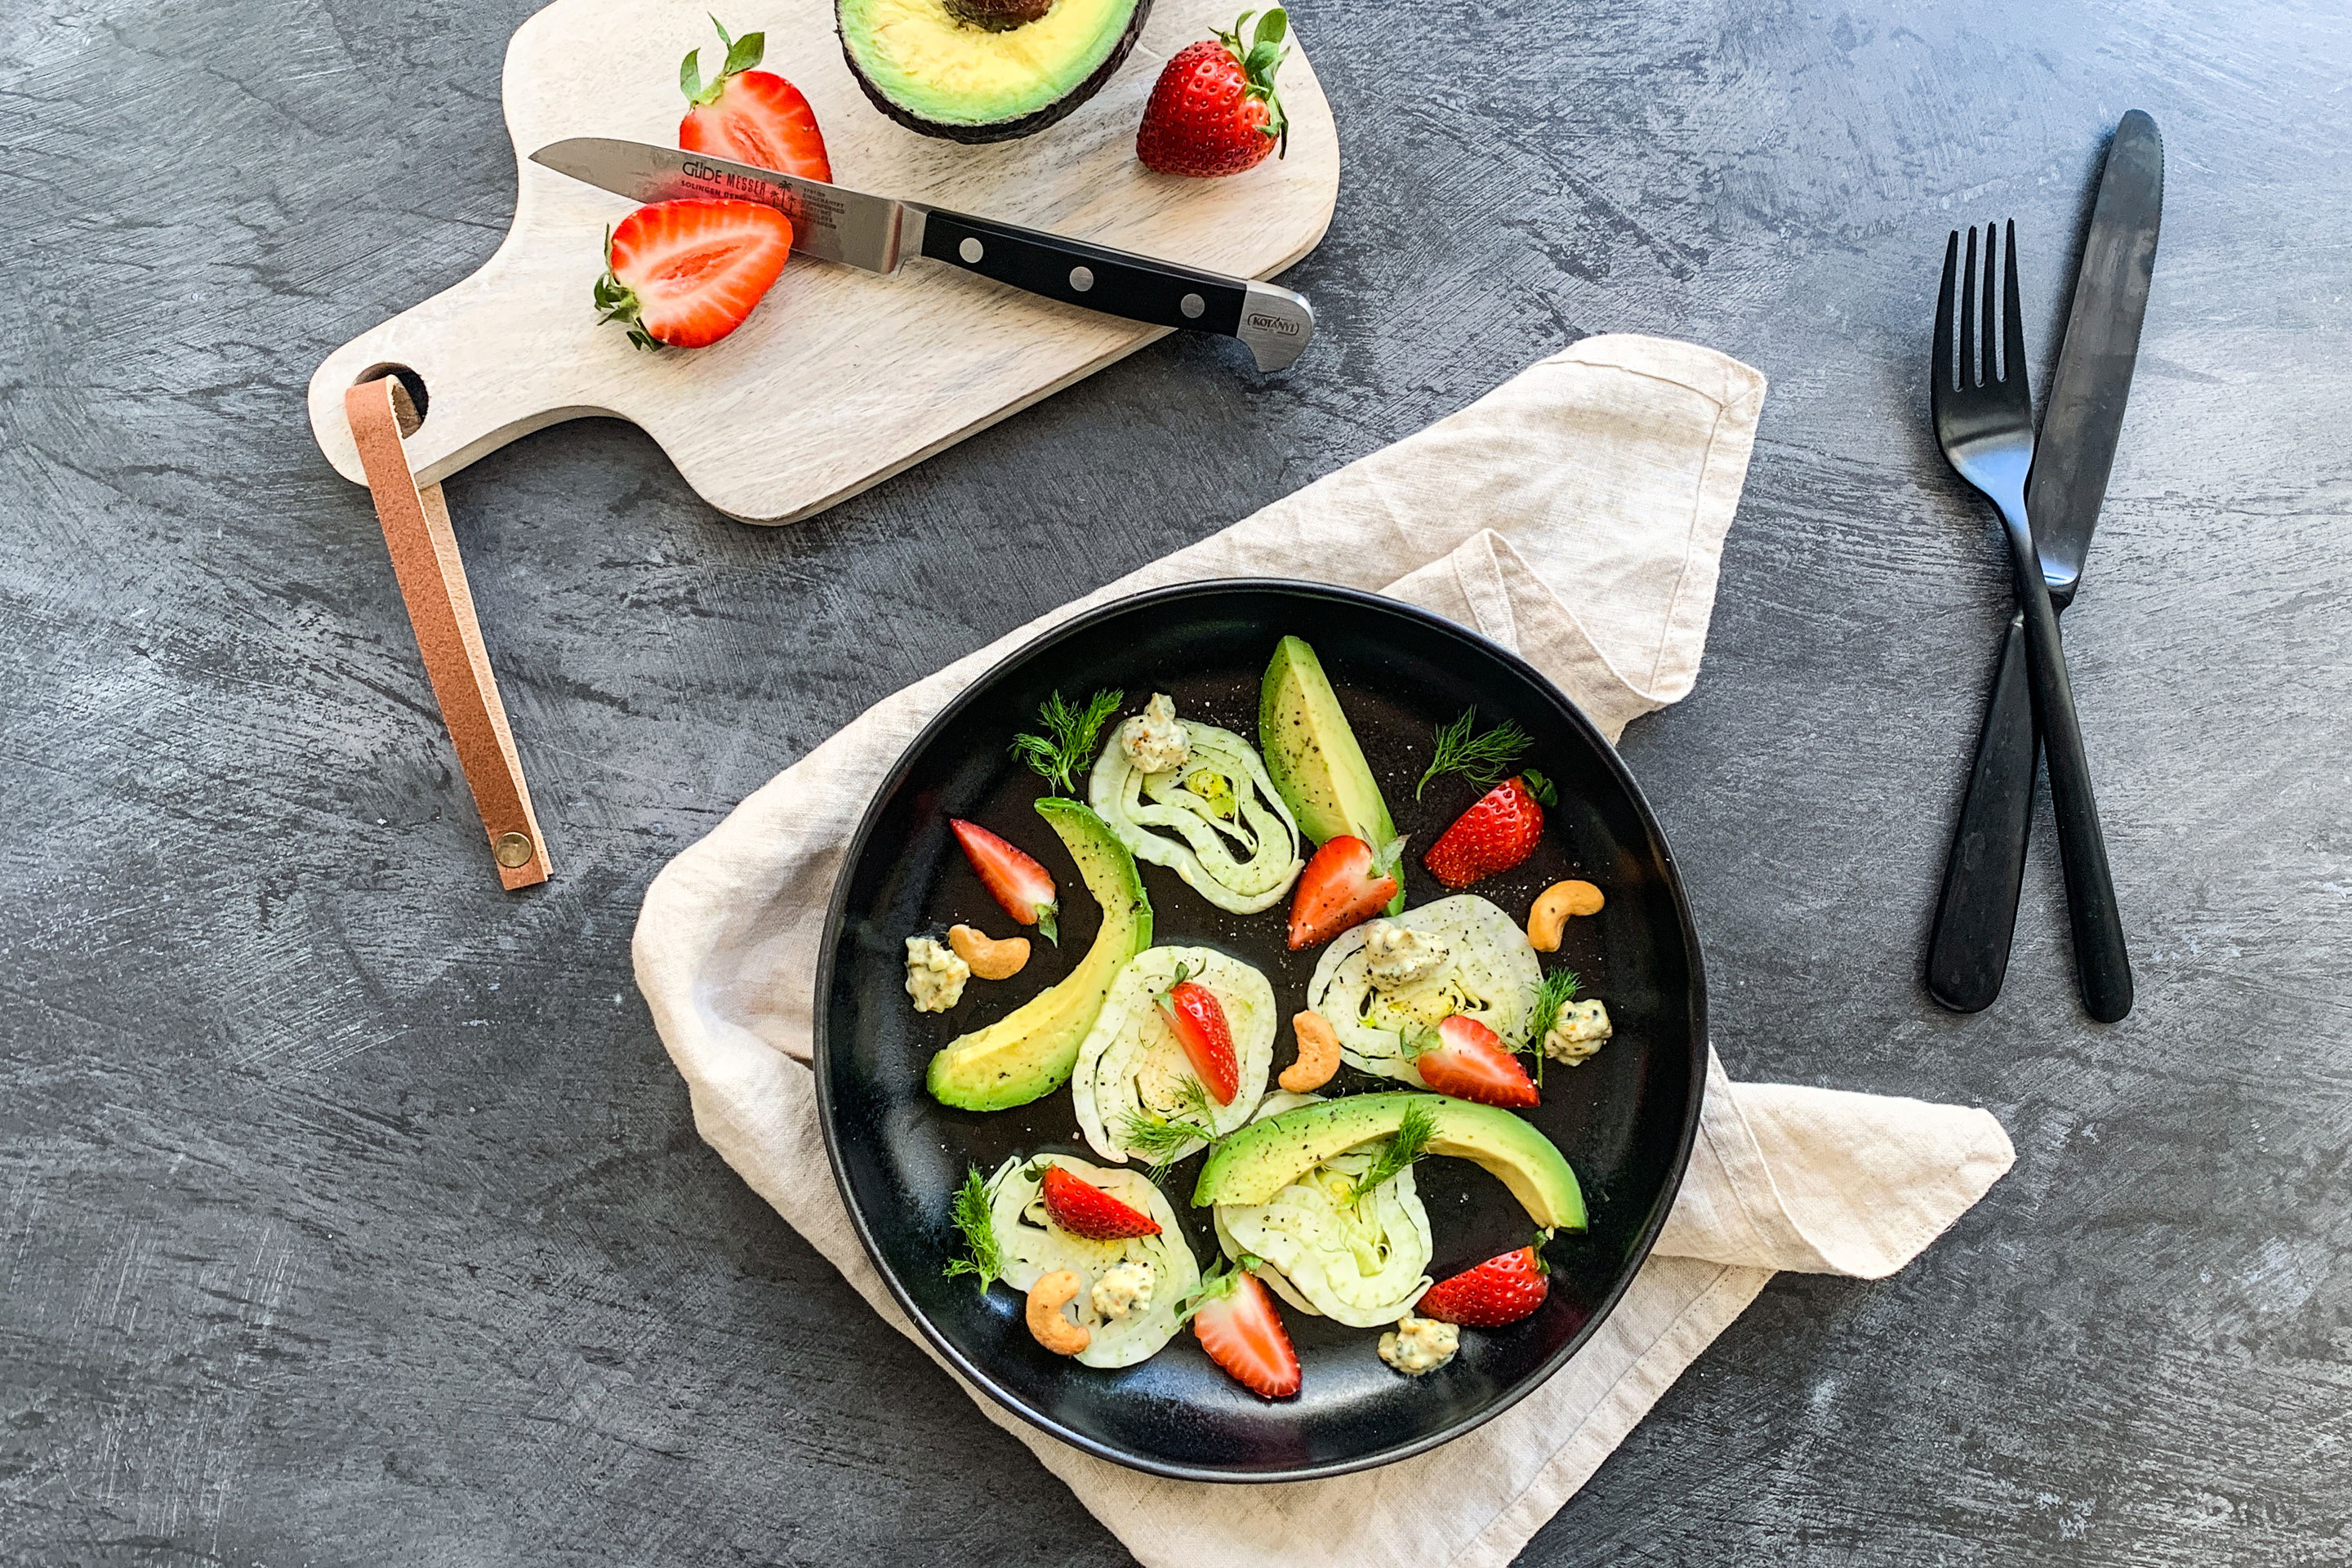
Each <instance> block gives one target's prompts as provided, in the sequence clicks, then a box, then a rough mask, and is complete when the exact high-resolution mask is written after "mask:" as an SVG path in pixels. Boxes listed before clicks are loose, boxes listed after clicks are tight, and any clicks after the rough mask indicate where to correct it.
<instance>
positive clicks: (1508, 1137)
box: [1192, 1092, 1584, 1230]
mask: <svg viewBox="0 0 2352 1568" xmlns="http://www.w3.org/2000/svg"><path fill="white" fill-rule="evenodd" d="M1415 1103H1419V1104H1423V1105H1426V1106H1427V1107H1428V1108H1429V1111H1430V1116H1431V1119H1432V1120H1433V1121H1434V1122H1435V1123H1436V1127H1435V1131H1433V1132H1432V1133H1431V1135H1430V1140H1429V1152H1431V1153H1433V1154H1445V1155H1450V1156H1451V1157H1453V1158H1454V1159H1457V1160H1469V1161H1472V1162H1474V1163H1476V1164H1478V1165H1480V1166H1482V1167H1483V1168H1485V1169H1486V1171H1488V1172H1489V1173H1492V1174H1493V1175H1494V1176H1495V1177H1496V1179H1497V1180H1499V1181H1500V1182H1501V1183H1502V1184H1503V1185H1505V1186H1507V1187H1508V1188H1510V1189H1511V1195H1512V1196H1513V1197H1515V1198H1517V1199H1518V1200H1519V1204H1520V1206H1521V1207H1523V1208H1525V1209H1526V1210H1527V1211H1528V1215H1529V1216H1530V1217H1531V1218H1533V1219H1534V1220H1535V1222H1536V1223H1537V1224H1538V1225H1539V1226H1545V1227H1546V1228H1548V1229H1551V1230H1582V1229H1583V1228H1584V1189H1583V1188H1582V1187H1581V1186H1580V1185H1578V1184H1577V1180H1576V1173H1575V1172H1574V1171H1573V1170H1570V1168H1569V1163H1568V1161H1567V1159H1566V1157H1565V1156H1563V1155H1562V1154H1561V1153H1560V1152H1559V1150H1558V1149H1556V1148H1554V1147H1553V1146H1552V1142H1551V1140H1550V1139H1549V1138H1547V1137H1545V1136H1544V1135H1543V1134H1542V1133H1541V1132H1539V1131H1537V1130H1536V1128H1535V1124H1534V1123H1532V1122H1529V1121H1522V1120H1521V1119H1520V1118H1518V1117H1517V1116H1514V1115H1512V1114H1511V1113H1510V1112H1509V1111H1507V1110H1496V1108H1495V1107H1493V1106H1491V1105H1478V1104H1475V1103H1474V1102H1472V1101H1470V1100H1454V1099H1450V1098H1448V1097H1447V1096H1444V1095H1442V1094H1411V1093H1404V1092H1394V1093H1388V1094H1355V1095H1349V1096H1347V1097H1346V1098H1344V1099H1340V1100H1318V1101H1317V1102H1316V1103H1315V1104H1313V1105H1302V1106H1300V1107H1299V1108H1298V1109H1297V1110H1286V1111H1284V1112H1283V1113H1282V1114H1281V1115H1279V1116H1269V1117H1267V1118H1266V1119H1265V1121H1253V1122H1251V1123H1250V1124H1249V1125H1248V1126H1246V1127H1244V1128H1243V1129H1242V1130H1241V1131H1238V1132H1235V1133H1234V1134H1233V1135H1232V1136H1231V1137H1229V1138H1227V1139H1226V1140H1225V1141H1224V1142H1222V1143H1220V1144H1218V1145H1217V1147H1216V1150H1215V1152H1213V1153H1212V1154H1211V1155H1210V1156H1209V1159H1208V1163H1206V1164H1204V1165H1202V1167H1201V1179H1200V1182H1199V1184H1197V1185H1195V1186H1194V1187H1193V1189H1192V1204H1193V1206H1194V1207H1196V1208H1205V1207H1207V1206H1208V1205H1212V1204H1263V1203H1271V1202H1272V1201H1273V1200H1274V1195H1275V1194H1276V1193H1279V1192H1280V1191H1282V1189H1283V1188H1284V1187H1286V1186H1288V1185H1289V1184H1290V1183H1291V1182H1292V1181H1293V1180H1295V1179H1296V1178H1297V1176H1298V1175H1299V1174H1300V1173H1302V1172H1306V1171H1311V1170H1313V1169H1314V1168H1315V1167H1316V1166H1318V1165H1319V1164H1321V1163H1323V1162H1324V1161H1326V1160H1328V1159H1329V1158H1330V1157H1331V1156H1332V1155H1334V1154H1338V1153H1341V1152H1345V1151H1347V1150H1349V1149H1352V1148H1354V1147H1355V1146H1356V1145H1357V1144H1359V1143H1369V1142H1371V1141H1372V1140H1373V1139H1375V1138H1385V1137H1387V1136H1389V1135H1390V1134H1391V1133H1392V1132H1394V1131H1396V1130H1397V1129H1398V1127H1400V1126H1402V1124H1403V1121H1404V1113H1405V1109H1406V1107H1408V1106H1411V1105H1413V1104H1415Z"/></svg>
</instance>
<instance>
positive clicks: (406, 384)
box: [352, 363, 432, 437]
mask: <svg viewBox="0 0 2352 1568" xmlns="http://www.w3.org/2000/svg"><path fill="white" fill-rule="evenodd" d="M387 375H388V376H390V377H392V379H393V380H394V381H396V382H398V383H400V390H401V391H402V392H404V393H405V394H407V401H408V406H407V407H402V406H401V400H400V399H398V398H394V400H393V412H394V414H395V415H397V416H399V419H400V433H401V435H402V437H410V436H414V435H415V434H416V432H417V430H418V429H419V428H420V427H421V426H423V425H424V423H425V413H426V412H427V408H428V405H430V404H431V402H432V395H431V394H429V393H427V392H426V391H425V378H424V377H423V376H421V375H419V374H416V373H415V371H413V370H411V369H410V368H409V367H408V366H406V365H404V364H391V363H384V364H372V365H370V366H368V367H367V369H365V370H363V371H362V372H360V374H359V375H358V376H357V377H356V378H355V379H353V381H352V385H353V386H364V385H366V384H368V383H369V382H371V381H382V380H383V378H384V377H385V376H387Z"/></svg>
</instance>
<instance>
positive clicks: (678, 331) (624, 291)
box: [596, 201, 793, 349]
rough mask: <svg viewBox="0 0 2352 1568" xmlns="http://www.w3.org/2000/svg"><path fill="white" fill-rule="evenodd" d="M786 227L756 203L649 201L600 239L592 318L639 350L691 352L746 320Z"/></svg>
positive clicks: (788, 238) (783, 253)
mask: <svg viewBox="0 0 2352 1568" xmlns="http://www.w3.org/2000/svg"><path fill="white" fill-rule="evenodd" d="M792 249H793V220H792V219H790V218H788V217H786V216H784V215H783V214H782V213H780V212H778V211H777V210H776V209H775V208H773V207H770V206H762V205H760V204H759V203H758V202H704V201H686V202H658V203H656V204H655V205H652V206H649V207H639V208H638V209H637V210H636V211H635V212H633V213H631V214H630V215H629V216H626V217H625V218H623V219H622V220H621V223H620V226H619V227H617V228H615V229H614V230H613V232H612V233H611V234H610V235H609V236H607V237H606V238H605V241H604V268H605V270H604V277H602V278H600V279H597V280H596V309H597V310H598V312H599V315H598V317H597V319H598V320H599V321H621V322H625V324H626V325H627V326H628V329H629V341H630V342H633V343H635V344H636V345H637V346H638V347H639V348H641V349H655V348H660V347H662V346H663V345H664V344H667V345H668V346H669V347H671V348H680V349H698V348H701V347H703V346H705V345H706V344H709V343H715V342H718V341H719V339H721V338H723V337H725V336H726V335H727V334H728V333H730V332H731V331H734V330H735V329H736V328H737V327H740V326H741V325H742V324H743V318H744V317H746V316H748V315H750V314H751V307H752V306H754V305H757V304H758V303H759V302H760V297H761V295H763V294H765V293H766V292H767V291H768V287H769V285H771V284H772V283H773V282H775V280H776V277H777V275H778V274H779V273H781V272H782V271H783V269H784V258H786V257H787V256H789V255H791V254H792Z"/></svg>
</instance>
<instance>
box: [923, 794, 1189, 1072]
mask: <svg viewBox="0 0 2352 1568" xmlns="http://www.w3.org/2000/svg"><path fill="white" fill-rule="evenodd" d="M1037 815H1038V816H1042V817H1044V818H1045V820H1046V821H1047V822H1049V823H1051V824H1052V825H1053V827H1054V831H1055V833H1057V834H1060V835H1061V837H1062V842H1063V843H1064V844H1065V845H1066V846H1068V847H1069V851H1070V858H1072V859H1073V860H1076V862H1077V863H1078V875H1079V876H1081V877H1083V878H1085V879H1086V883H1087V891H1088V892H1089V893H1092V894H1093V895H1094V896H1095V902H1096V903H1097V904H1099V905H1101V906H1102V926H1101V929H1099V930H1098V931H1096V932H1095V942H1094V945H1093V946H1092V947H1090V948H1088V949H1087V955H1086V957H1084V958H1082V959H1080V960H1079V961H1078V966H1077V967H1076V969H1073V970H1071V971H1070V973H1068V974H1066V975H1065V976H1063V977H1062V979H1061V980H1059V981H1058V982H1056V983H1055V984H1054V985H1053V986H1052V987H1050V988H1049V989H1047V990H1045V991H1041V992H1039V993H1038V994H1036V995H1034V996H1033V997H1031V998H1030V999H1029V1000H1028V1001H1027V1002H1025V1003H1024V1004H1023V1005H1021V1006H1019V1007H1016V1008H1014V1009H1013V1011H1012V1012H1010V1013H1007V1014H1006V1015H1005V1016H1003V1017H1002V1018H999V1019H998V1020H997V1021H996V1022H995V1023H993V1024H991V1025H989V1026H988V1027H986V1028H984V1029H978V1030H975V1031H973V1032H972V1033H971V1034H969V1035H959V1036H957V1037H955V1038H954V1039H952V1040H950V1041H949V1042H948V1043H947V1045H946V1046H945V1047H942V1048H941V1049H940V1053H939V1054H938V1055H937V1056H935V1057H933V1058H931V1066H930V1071H929V1074H928V1075H927V1076H926V1078H925V1080H924V1081H925V1083H926V1085H927V1086H928V1087H929V1089H930V1091H931V1098H932V1099H934V1100H938V1101H939V1102H940V1104H942V1105H952V1106H957V1107H960V1108H961V1109H962V1110H1007V1109H1009V1108H1010V1107H1013V1106H1015V1105H1026V1104H1028V1103H1029V1102H1030V1101H1031V1100H1035V1099H1038V1098H1039V1097H1040V1096H1043V1095H1048V1094H1051V1093H1053V1092H1054V1091H1055V1089H1059V1088H1061V1087H1062V1086H1063V1085H1064V1084H1066V1083H1067V1082H1068V1081H1069V1080H1070V1070H1071V1068H1075V1067H1076V1065H1077V1060H1078V1045H1079V1042H1080V1041H1082V1040H1084V1039H1085V1038H1086V1037H1087V1030H1088V1029H1091V1028H1093V1027H1094V1024H1095V1015H1096V1014H1097V1013H1100V1012H1101V1011H1102V1005H1103V998H1104V997H1106V996H1108V995H1109V994H1110V983H1111V982H1112V981H1113V980H1114V979H1116V978H1118V972H1119V970H1120V969H1121V968H1122V967H1123V966H1124V965H1125V964H1126V963H1127V961H1128V960H1129V959H1130V958H1133V957H1134V956H1135V955H1136V954H1137V953H1139V952H1142V951H1143V950H1144V949H1145V948H1147V947H1150V945H1151V900H1150V899H1148V898H1146V897H1145V896H1144V892H1143V877H1142V874H1141V873H1140V872H1139V871H1138V870H1137V869H1136V866H1135V857H1134V856H1133V855H1130V854H1129V853H1128V849H1127V846H1126V845H1124V844H1121V843H1120V842H1119V841H1118V835H1117V834H1115V833H1113V832H1112V831H1111V830H1110V824H1108V823H1107V822H1105V821H1104V820H1103V819H1102V818H1101V817H1099V816H1096V815H1095V814H1094V813H1093V812H1092V811H1090V810H1088V809H1087V807H1085V806H1083V805H1079V804H1078V803H1077V802H1076V801H1075V800H1064V799H1062V798H1061V797H1060V796H1058V795H1048V796H1046V797H1045V799H1044V800H1041V801H1039V802H1038V803H1037Z"/></svg>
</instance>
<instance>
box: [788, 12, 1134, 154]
mask: <svg viewBox="0 0 2352 1568" xmlns="http://www.w3.org/2000/svg"><path fill="white" fill-rule="evenodd" d="M1150 13H1151V0H1042V3H1041V0H835V10H834V15H835V21H836V23H837V24H838V26H839V27H840V31H841V50H842V53H843V54H845V55H846V56H847V57H848V58H849V73H850V74H851V75H852V76H854V77H856V79H857V85H858V86H860V87H862V88H864V89H866V97H868V98H870V99H872V100H874V104H875V107H876V108H877V109H879V110H882V112H883V113H885V114H887V115H888V116H889V117H890V118H891V119H893V120H895V121H898V123H899V124H901V125H903V126H905V127H906V128H907V129H908V130H909V131H918V132H921V133H922V134H924V135H926V136H941V137H945V138H947V139H948V140H949V141H951V142H1008V141H1011V140H1012V139H1013V138H1014V137H1016V136H1027V135H1031V134H1033V133H1034V132H1039V131H1043V130H1044V129H1045V127H1047V126H1048V125H1051V124H1053V123H1054V122H1055V121H1057V120H1059V119H1061V118H1062V117H1063V116H1064V115H1066V114H1067V113H1069V112H1070V111H1071V110H1074V109H1076V108H1077V107H1078V105H1080V104H1082V103H1084V102H1086V100H1088V99H1089V98H1092V97H1093V96H1094V95H1095V94H1096V93H1097V92H1098V91H1100V90H1101V89H1102V85H1103V83H1105V82H1107V81H1108V80H1109V79H1110V77H1111V73H1112V72H1113V71H1115V70H1117V69H1118V68H1119V64H1120V62H1122V61H1123V60H1125V59H1126V58H1127V56H1128V51H1129V50H1130V49H1132V48H1134V47H1135V40H1136V38H1137V37H1139V36H1140V35H1141V33H1142V31H1143V23H1144V19H1145V18H1146V17H1147V16H1150Z"/></svg>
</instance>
